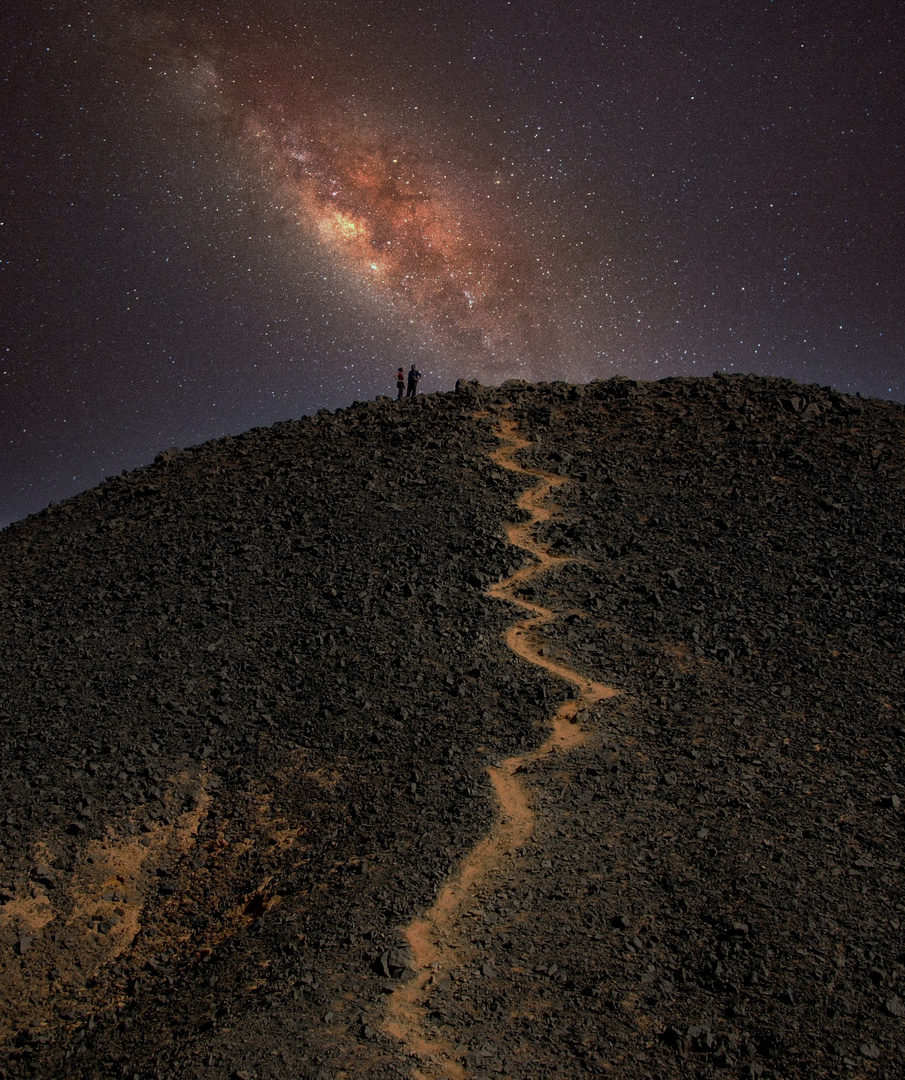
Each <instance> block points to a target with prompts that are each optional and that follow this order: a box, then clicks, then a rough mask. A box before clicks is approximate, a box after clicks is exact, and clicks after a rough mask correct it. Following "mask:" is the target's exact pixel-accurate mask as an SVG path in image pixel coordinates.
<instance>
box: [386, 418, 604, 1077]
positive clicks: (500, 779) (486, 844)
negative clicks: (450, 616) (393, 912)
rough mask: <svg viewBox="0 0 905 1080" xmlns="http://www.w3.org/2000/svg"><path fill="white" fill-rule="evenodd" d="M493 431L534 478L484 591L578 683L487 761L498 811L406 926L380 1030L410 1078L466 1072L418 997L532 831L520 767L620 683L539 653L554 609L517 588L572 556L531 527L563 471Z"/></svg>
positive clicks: (562, 744) (522, 641) (509, 457)
mask: <svg viewBox="0 0 905 1080" xmlns="http://www.w3.org/2000/svg"><path fill="white" fill-rule="evenodd" d="M497 435H498V436H499V438H500V440H501V442H502V445H501V446H500V448H499V449H498V450H497V451H495V452H494V454H493V455H492V458H493V460H494V461H495V462H496V463H497V464H498V465H500V466H501V467H502V468H504V469H509V470H510V471H512V472H516V473H520V474H522V475H524V476H530V477H533V478H534V479H536V480H537V483H536V484H535V485H534V487H531V488H529V489H528V490H526V491H525V492H523V493H522V495H521V497H520V498H519V500H518V506H519V507H520V508H521V509H522V510H526V511H527V512H528V513H529V514H530V515H531V517H530V520H529V521H527V522H524V523H522V524H510V525H507V526H506V534H507V536H508V538H509V541H510V543H511V544H513V545H514V546H515V547H518V548H521V549H522V550H523V551H526V552H527V553H528V554H529V555H530V556H531V558H532V561H531V562H530V563H528V564H527V565H526V566H523V567H522V568H521V569H520V570H517V571H516V572H515V573H514V574H513V575H512V576H511V577H508V578H506V579H505V580H504V581H501V582H499V583H498V584H496V585H494V586H492V587H491V588H490V589H488V591H487V595H488V596H492V597H493V598H494V599H496V600H504V601H506V602H507V603H512V604H515V605H517V606H518V607H520V608H522V609H523V610H524V611H525V612H526V617H525V618H523V619H520V620H519V621H518V622H516V623H515V624H514V625H513V626H511V627H510V628H509V630H508V631H507V632H506V643H507V644H508V646H509V648H510V649H512V651H513V652H514V653H516V654H517V655H518V656H521V657H522V658H523V659H524V660H527V661H528V663H530V664H536V665H538V666H539V667H542V668H544V669H545V670H547V671H549V672H550V673H551V674H552V675H555V676H557V678H560V679H564V680H565V681H566V682H569V683H571V684H572V685H573V686H574V687H575V688H576V691H577V692H576V695H575V697H573V698H570V699H569V700H568V701H566V702H564V703H563V704H562V705H561V706H560V707H559V709H558V710H557V711H556V713H555V715H554V716H553V717H552V718H551V720H550V733H549V735H548V736H547V739H546V740H545V741H544V742H543V743H542V744H541V745H540V746H538V747H537V748H536V749H534V750H531V751H529V752H528V753H525V754H518V755H516V756H514V757H510V758H507V759H506V760H505V761H503V762H501V763H500V764H498V765H491V766H489V767H488V769H487V772H488V774H489V776H490V779H491V781H492V783H493V786H494V789H495V791H496V795H497V799H498V802H499V806H498V814H497V819H496V821H495V822H494V825H493V828H492V830H491V832H490V835H489V836H487V837H486V838H485V839H484V840H482V841H481V842H480V843H479V844H478V845H477V847H476V848H475V849H474V850H473V851H472V852H471V854H469V855H468V856H467V857H466V858H465V859H464V861H463V862H462V863H461V865H460V866H459V869H458V870H457V872H456V873H455V874H454V875H453V876H452V877H451V878H450V880H449V881H448V882H447V883H446V884H445V885H444V886H443V887H442V888H441V890H440V892H439V893H438V895H437V899H436V900H435V901H434V904H433V906H432V907H431V908H430V909H429V910H428V911H426V912H425V913H424V914H423V915H422V916H421V917H420V918H418V919H415V920H414V921H413V922H412V923H411V924H410V925H409V926H408V927H407V928H406V929H405V931H404V933H405V937H406V939H407V941H408V943H409V947H410V949H411V953H412V959H413V966H414V970H415V974H414V975H413V977H412V978H411V979H410V980H409V981H408V982H405V983H402V984H401V985H400V986H399V987H398V988H397V989H396V990H395V991H394V992H393V994H392V995H391V997H390V999H389V1003H388V1006H387V1015H386V1020H385V1022H384V1030H385V1031H386V1032H387V1033H388V1034H389V1035H392V1036H394V1037H395V1038H397V1039H399V1040H400V1041H401V1042H402V1043H403V1044H404V1046H405V1048H406V1049H407V1050H408V1052H409V1053H410V1054H412V1055H414V1056H415V1057H417V1058H419V1059H420V1061H421V1066H420V1067H418V1068H415V1069H414V1070H413V1073H412V1075H413V1077H414V1078H415V1080H466V1078H467V1075H468V1074H467V1072H466V1070H465V1068H464V1067H463V1066H462V1064H461V1063H460V1062H459V1061H458V1060H456V1058H457V1053H456V1051H455V1049H454V1047H453V1046H452V1045H450V1044H449V1043H447V1042H445V1041H444V1040H442V1039H440V1038H438V1037H437V1036H435V1035H432V1034H430V1033H429V1032H428V1029H427V1026H426V1023H425V1017H424V1009H423V1007H422V1006H421V1005H420V1001H421V998H422V997H423V995H424V993H425V991H426V990H428V988H429V987H430V986H431V985H432V983H433V982H434V981H435V980H438V979H439V978H441V977H442V975H443V973H444V972H445V971H448V970H450V969H451V968H455V967H458V966H459V963H460V960H459V956H458V954H457V952H456V948H455V943H454V942H453V941H452V937H453V935H454V932H455V928H456V925H457V923H458V920H459V916H460V913H461V911H462V910H463V908H464V906H465V905H466V903H468V902H469V901H470V900H471V898H472V895H473V892H474V890H475V888H476V887H477V886H478V885H479V884H480V883H481V882H482V881H484V880H485V879H486V878H487V877H488V876H489V875H490V874H491V872H492V871H493V870H494V869H495V868H496V867H497V866H499V865H500V864H501V863H502V862H503V861H504V860H505V859H506V858H507V856H509V855H512V854H514V853H515V851H516V849H517V848H519V847H520V846H521V845H522V844H524V843H525V841H526V840H527V839H528V838H529V837H530V836H531V834H532V832H533V831H534V822H535V817H534V811H533V809H532V807H531V801H530V798H529V794H528V790H527V788H526V787H525V785H524V783H523V782H522V781H521V780H520V779H519V777H518V775H517V774H518V773H519V772H520V771H521V770H522V769H523V768H524V766H526V765H529V764H530V763H531V762H532V761H535V760H537V759H538V758H541V757H544V756H546V755H547V754H550V753H552V752H554V751H558V750H559V751H563V750H571V749H572V748H574V747H576V746H579V745H580V744H581V743H582V742H583V741H584V738H585V736H584V732H583V730H582V728H581V725H580V723H579V718H580V714H581V713H582V712H583V711H584V710H585V709H586V708H588V707H589V706H591V705H593V704H594V703H595V702H598V701H602V700H603V699H604V698H610V697H614V696H615V695H616V694H617V693H618V691H617V690H614V689H613V688H612V687H609V686H604V685H603V684H602V683H598V682H594V681H592V680H591V679H586V678H585V677H584V676H583V675H580V674H579V673H578V672H577V671H574V670H573V669H572V668H569V667H566V666H565V665H564V664H561V663H558V662H557V661H555V660H551V659H550V658H549V657H547V656H544V655H543V653H542V651H541V650H542V647H543V642H542V641H540V640H539V639H538V636H537V631H538V630H539V629H540V628H541V627H542V626H544V625H545V624H546V623H549V622H551V621H553V620H554V619H555V618H556V613H555V612H554V611H552V610H551V609H550V608H546V607H543V606H542V605H540V604H534V603H529V602H528V601H526V600H524V599H522V598H520V597H519V596H517V595H516V594H517V591H518V587H519V586H520V585H523V584H524V583H525V582H527V581H530V580H532V579H533V578H536V577H538V576H539V575H540V574H542V573H544V571H545V570H548V569H550V568H551V567H554V566H558V565H561V564H563V563H568V562H573V561H574V560H572V559H570V558H568V557H566V556H558V555H553V554H551V553H550V552H549V551H548V550H547V549H546V548H545V547H543V546H542V545H541V544H540V543H538V541H537V540H536V539H535V537H534V530H535V527H536V526H537V525H538V523H539V522H541V521H546V520H547V519H549V518H550V517H551V514H552V511H551V510H550V509H549V507H548V505H547V500H548V498H549V496H550V494H551V492H552V491H553V490H554V489H555V488H556V487H557V486H559V485H560V484H562V483H564V482H565V481H566V480H568V477H565V476H557V475H555V474H553V473H547V472H543V471H542V470H540V469H526V468H523V467H522V466H521V465H519V464H518V463H517V462H516V460H515V455H516V454H517V453H518V451H519V450H522V449H524V448H525V447H527V446H528V445H529V443H528V440H527V439H525V438H524V436H522V435H521V434H520V433H519V431H518V428H517V425H516V423H515V421H513V420H509V419H502V420H500V422H499V424H498V426H497Z"/></svg>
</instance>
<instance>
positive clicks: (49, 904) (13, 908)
mask: <svg viewBox="0 0 905 1080" xmlns="http://www.w3.org/2000/svg"><path fill="white" fill-rule="evenodd" d="M205 780H206V778H205V776H204V775H203V774H196V775H191V774H189V773H181V774H179V775H177V776H173V777H170V779H169V781H168V787H169V791H168V794H167V796H166V797H165V800H164V806H163V810H164V816H165V818H166V820H167V821H168V822H169V824H158V825H147V826H146V830H147V831H145V832H138V831H137V830H136V831H135V833H134V835H115V834H113V833H112V832H111V833H109V834H108V835H107V836H105V837H104V838H103V839H102V840H96V841H94V842H92V843H90V844H88V845H87V846H86V847H85V849H84V851H83V853H82V856H81V858H80V860H79V863H78V865H77V866H76V868H75V869H74V870H73V871H71V872H70V873H69V874H67V875H62V874H57V873H55V872H54V871H53V861H54V857H53V852H52V850H51V847H50V844H49V843H44V844H39V845H37V847H36V849H35V853H34V854H35V856H36V858H35V863H36V864H46V866H47V870H46V872H42V873H41V875H40V877H39V878H38V880H36V881H28V882H25V881H23V882H20V884H19V887H18V888H17V890H16V896H15V897H14V899H13V900H11V901H10V902H9V903H6V904H4V905H3V907H2V908H0V944H2V945H3V948H2V951H0V1044H3V1043H5V1042H8V1041H9V1040H10V1038H12V1037H13V1036H14V1035H15V1034H16V1033H17V1032H18V1031H20V1030H22V1028H24V1027H30V1028H35V1027H39V1028H40V1027H41V1026H43V1025H45V1024H46V1023H47V1021H48V1018H49V1016H50V1014H51V1013H52V1012H53V1011H55V1010H59V1009H60V1008H61V1007H64V1006H66V1005H67V1003H70V1002H85V1000H86V988H87V987H90V986H91V984H92V982H93V980H94V979H95V978H96V976H97V975H98V973H99V972H100V970H101V968H103V967H104V966H105V965H107V964H109V963H111V962H112V961H113V960H116V959H117V958H118V957H119V956H121V955H122V953H124V952H125V951H126V950H127V949H129V948H130V946H131V945H132V943H133V941H134V939H135V937H136V935H137V934H138V932H139V930H140V929H141V920H142V914H143V912H144V910H145V908H146V906H147V905H148V904H149V903H150V902H151V901H152V900H153V899H154V898H155V897H156V892H157V884H158V883H157V881H156V877H155V874H156V870H157V867H158V866H161V865H162V864H164V863H169V862H172V861H173V860H175V859H177V858H179V857H180V856H181V855H183V854H185V852H187V851H188V850H189V849H190V848H191V847H192V845H193V844H194V842H195V836H196V834H197V831H198V824H199V822H200V821H201V819H202V817H203V816H204V814H205V813H206V810H207V805H208V803H209V802H210V796H209V795H208V793H207V790H206V783H205ZM187 802H188V803H189V804H191V805H192V809H190V810H187V811H185V812H184V813H178V808H180V807H182V806H184V805H185V804H186V803H187ZM133 828H134V827H133ZM77 1011H79V1010H77Z"/></svg>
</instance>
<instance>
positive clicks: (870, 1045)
mask: <svg viewBox="0 0 905 1080" xmlns="http://www.w3.org/2000/svg"><path fill="white" fill-rule="evenodd" d="M858 1050H859V1051H860V1052H861V1056H862V1057H866V1058H878V1057H879V1056H880V1047H879V1046H877V1044H876V1043H875V1042H863V1043H861V1045H860V1046H859V1047H858Z"/></svg>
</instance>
